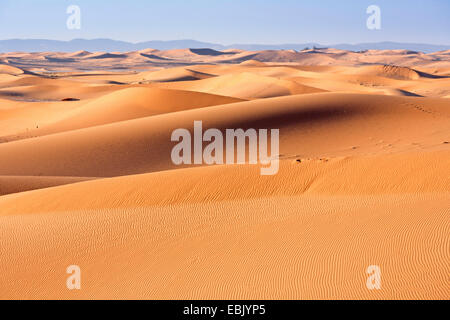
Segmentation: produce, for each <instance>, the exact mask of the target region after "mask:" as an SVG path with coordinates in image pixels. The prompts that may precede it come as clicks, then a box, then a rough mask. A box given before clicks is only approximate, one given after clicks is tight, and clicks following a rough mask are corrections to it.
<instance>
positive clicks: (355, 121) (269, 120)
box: [0, 93, 450, 177]
mask: <svg viewBox="0 0 450 320" xmlns="http://www.w3.org/2000/svg"><path fill="white" fill-rule="evenodd" d="M361 98H363V99H364V101H365V103H364V104H361ZM418 99H419V98H408V97H389V96H375V95H366V96H364V97H362V96H361V95H350V94H334V93H324V94H311V95H297V96H289V97H278V98H273V99H264V100H256V101H249V102H240V103H233V104H228V105H223V106H214V107H209V108H202V109H194V110H190V111H189V110H188V111H183V112H178V113H169V114H164V115H160V116H151V117H146V118H140V119H136V120H131V121H124V122H118V123H113V124H109V125H105V126H99V127H93V128H88V129H82V130H77V131H71V132H67V133H61V134H56V135H51V136H44V137H41V138H34V139H29V140H23V141H15V142H10V143H6V144H0V174H1V175H39V174H42V175H46V176H83V177H86V176H87V177H91V176H94V177H111V176H117V175H127V174H137V173H143V172H152V171H161V170H167V169H170V168H174V167H175V166H174V165H173V164H172V161H171V158H170V154H171V153H170V150H171V149H172V147H173V146H174V144H173V143H170V136H171V133H172V131H173V130H175V129H177V128H188V129H192V128H193V123H194V121H195V120H199V119H200V120H202V121H203V125H204V128H205V129H206V128H219V129H224V128H230V127H231V128H240V127H242V128H244V129H245V128H249V127H250V128H257V129H258V128H277V129H280V130H281V131H282V132H283V134H282V136H281V141H280V152H281V154H282V155H301V156H303V157H317V156H341V155H348V154H350V155H351V154H360V153H392V152H400V151H406V150H411V149H418V148H419V149H439V148H441V147H445V146H446V145H444V144H443V142H445V141H447V140H448V136H449V128H450V127H449V115H450V109H449V108H448V100H446V99H436V100H434V101H432V100H429V99H422V100H418ZM418 121H420V122H421V130H415V131H411V130H410V128H411V126H413V125H415V124H416V123H417V122H418ZM355 133H357V134H355ZM330 137H333V139H334V140H333V145H332V146H330V145H329V139H330ZM66 141H71V143H70V144H67V143H66Z"/></svg>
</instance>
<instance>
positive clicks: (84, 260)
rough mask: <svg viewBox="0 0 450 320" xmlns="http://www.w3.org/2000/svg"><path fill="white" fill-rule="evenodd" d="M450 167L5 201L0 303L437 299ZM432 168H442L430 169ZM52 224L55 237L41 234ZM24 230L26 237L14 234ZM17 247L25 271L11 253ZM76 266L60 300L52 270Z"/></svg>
mask: <svg viewBox="0 0 450 320" xmlns="http://www.w3.org/2000/svg"><path fill="white" fill-rule="evenodd" d="M448 159H450V157H449V154H448V151H446V152H443V153H439V152H438V153H430V154H422V155H420V154H408V155H402V156H389V157H387V158H383V157H378V158H377V157H374V158H362V159H353V160H347V161H346V160H337V161H336V162H332V163H322V162H316V163H312V164H305V165H303V164H300V165H299V164H297V163H296V162H294V161H284V162H283V165H282V167H281V170H280V175H277V176H275V177H273V178H268V179H267V180H265V182H264V184H262V185H261V187H260V188H252V187H251V186H252V185H253V183H254V181H259V179H261V178H260V176H259V172H258V170H255V168H254V167H246V166H236V167H228V166H223V167H208V168H198V169H186V170H181V171H178V170H176V171H170V172H161V173H156V174H149V175H141V176H130V177H123V178H115V179H113V180H110V179H108V180H98V181H93V182H86V183H80V184H75V185H71V186H63V187H59V188H53V189H48V190H41V191H35V192H29V193H25V194H19V195H10V196H6V197H2V198H1V199H0V207H1V208H2V214H1V215H2V221H3V224H4V226H5V228H4V230H3V237H2V238H1V240H0V241H2V248H7V250H6V252H7V258H8V259H3V260H2V261H1V262H0V270H2V274H3V275H6V277H4V278H2V279H14V280H15V281H13V282H11V281H2V283H1V284H2V285H1V286H0V288H1V289H0V296H2V297H8V298H17V297H21V295H23V294H24V292H26V295H27V296H28V297H43V298H52V297H59V298H61V297H62V298H73V297H77V298H118V297H121V298H124V297H128V298H131V297H133V298H150V299H155V298H156V299H166V298H171V299H178V298H190V299H196V298H203V299H204V298H211V299H215V298H222V299H223V298H227V299H245V298H265V299H270V298H278V299H301V298H302V299H311V298H313V299H317V298H326V299H335V298H346V299H362V298H363V299H364V298H365V299H380V298H384V299H386V298H387V299H410V298H422V299H430V298H436V299H443V298H444V299H445V298H446V296H447V295H448V287H447V285H446V281H445V279H446V272H444V271H445V269H446V265H447V263H446V262H447V261H448V258H449V257H448V252H446V251H445V246H446V243H447V242H448V241H447V239H446V236H445V235H446V234H448V231H449V230H448V228H449V225H448V219H447V217H448V214H449V211H448V208H449V204H450V200H449V197H448V193H445V192H448V191H449V187H448V186H449V185H450V184H449V182H450V181H448V179H446V180H444V181H439V175H440V174H441V173H442V169H444V168H448V165H449V163H448ZM436 160H438V163H440V161H444V163H442V166H441V167H434V166H433V165H431V166H430V164H435V163H436ZM380 162H381V165H380ZM321 166H323V167H325V168H323V169H322V170H321V169H319V167H321ZM333 167H334V168H333ZM337 168H339V169H338V170H343V171H341V172H339V173H335V174H334V175H331V176H330V175H328V173H329V172H333V171H336V169H337ZM355 168H356V170H355ZM385 169H387V170H388V171H386V172H385V171H384V170H385ZM423 169H425V170H426V171H425V172H423V173H424V174H422V175H414V174H411V173H413V172H420V171H421V170H423ZM367 170H368V171H367ZM397 170H400V174H399V175H398V180H392V179H391V178H392V173H395V174H396V175H397ZM318 172H320V173H319V176H316V175H317V173H318ZM380 172H383V175H381V176H380V175H379V173H380ZM428 174H429V175H428ZM336 178H337V179H336ZM404 178H407V180H406V183H405V184H403V181H404V180H403V179H404ZM287 179H288V180H287ZM286 181H290V183H289V187H288V188H286ZM366 182H369V184H366ZM399 182H400V183H399ZM200 185H201V188H199V186H200ZM339 185H341V186H340V187H337V188H336V186H339ZM385 185H387V188H385V187H384V186H385ZM249 186H250V188H249ZM330 186H332V187H333V186H334V187H335V188H334V192H333V196H330V195H329V192H330V188H329V187H330ZM361 188H362V189H361ZM94 189H95V190H96V192H95V194H94V193H92V192H86V190H94ZM191 190H196V192H195V193H192V192H190V191H191ZM355 191H356V193H355ZM417 192H419V194H422V193H421V192H425V193H423V195H420V196H418V193H417ZM441 192H444V193H441ZM399 193H400V194H401V195H398V194H399ZM324 194H326V195H327V196H325V195H324ZM393 194H396V195H395V196H394V195H393ZM111 195H114V197H112V196H111ZM53 199H61V200H62V201H59V202H54V201H52V200H53ZM80 200H82V201H80ZM368 208H370V209H369V210H368ZM28 212H33V213H35V214H34V215H31V216H29V215H27V214H26V213H28ZM48 220H51V221H52V227H53V230H55V231H54V232H52V233H49V232H48V231H47V232H45V231H44V232H38V230H42V229H43V228H44V229H45V227H44V226H45V225H46V221H48ZM23 224H26V226H27V228H28V229H29V230H30V231H28V232H27V236H26V237H23V236H22V235H21V234H20V233H19V234H18V233H17V231H15V230H17V228H18V227H19V226H20V225H23ZM81 226H82V227H81ZM424 238H426V239H428V240H427V241H422V240H421V239H424ZM5 239H8V240H5ZM36 239H39V242H38V243H42V244H46V246H39V245H38V246H36V242H35V240H36ZM19 243H20V246H21V252H25V253H26V255H25V256H26V257H27V258H28V259H31V260H32V261H33V268H27V269H24V267H23V265H24V264H23V263H22V261H20V260H18V257H17V256H16V255H15V254H14V252H16V249H17V245H18V244H19ZM44 248H45V249H44ZM67 248H70V251H69V252H68V250H67ZM44 250H45V251H44ZM83 252H84V253H83ZM98 257H103V258H102V259H98ZM6 261H16V264H17V267H16V269H15V270H11V269H10V268H8V265H9V263H8V262H6ZM73 263H77V264H78V265H80V266H81V267H82V268H83V270H86V272H87V273H89V279H90V281H89V282H87V283H86V284H85V287H84V289H83V290H82V291H80V292H79V293H71V292H69V291H67V290H64V289H63V288H61V287H60V286H59V285H58V279H59V277H58V275H56V274H55V272H53V271H51V270H64V269H65V267H66V266H67V265H71V264H73ZM371 264H378V265H381V266H383V270H385V274H384V275H383V284H385V285H386V289H383V291H380V292H372V291H369V290H367V289H366V288H365V287H364V283H365V274H364V271H365V268H366V267H367V266H368V265H371ZM237 266H238V267H237ZM330 268H331V269H330ZM16 272H19V273H16ZM18 274H20V275H22V276H21V277H20V278H19V277H17V275H18ZM24 274H26V277H23V275H24ZM236 277H237V278H236ZM31 279H32V281H33V282H31ZM12 283H14V285H11V284H12ZM242 284H246V285H245V286H244V287H243V286H242ZM255 284H257V285H255ZM37 288H41V290H37ZM42 288H45V289H46V290H45V291H44V290H42Z"/></svg>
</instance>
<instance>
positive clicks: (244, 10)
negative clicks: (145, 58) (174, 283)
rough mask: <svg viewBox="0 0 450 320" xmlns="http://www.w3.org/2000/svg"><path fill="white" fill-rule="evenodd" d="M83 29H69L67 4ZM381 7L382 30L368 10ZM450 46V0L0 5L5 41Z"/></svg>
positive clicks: (25, 1)
mask: <svg viewBox="0 0 450 320" xmlns="http://www.w3.org/2000/svg"><path fill="white" fill-rule="evenodd" d="M72 4H75V5H78V6H79V7H80V8H81V29H80V30H69V29H67V27H66V20H67V18H68V15H67V14H66V9H67V7H68V6H69V5H72ZM372 4H375V5H378V6H379V7H380V8H381V15H382V16H381V17H382V20H381V21H382V25H381V30H368V29H367V28H366V20H367V17H368V15H367V14H366V8H367V7H368V6H369V5H372ZM11 38H45V39H56V40H70V39H74V38H86V39H93V38H111V39H116V40H125V41H130V42H139V41H147V40H178V39H195V40H200V41H207V42H214V43H221V44H225V45H228V44H233V43H260V44H280V43H304V42H318V43H322V44H337V43H360V42H378V41H397V42H420V43H430V44H445V45H448V44H450V1H449V0H369V1H366V0H164V1H163V0H127V1H124V0H39V1H35V0H0V39H11Z"/></svg>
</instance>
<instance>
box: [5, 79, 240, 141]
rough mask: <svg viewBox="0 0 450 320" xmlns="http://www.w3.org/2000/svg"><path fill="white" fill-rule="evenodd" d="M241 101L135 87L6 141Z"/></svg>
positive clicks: (90, 103) (72, 111)
mask: <svg viewBox="0 0 450 320" xmlns="http://www.w3.org/2000/svg"><path fill="white" fill-rule="evenodd" d="M240 101H242V100H240V99H236V98H228V97H222V96H216V95H210V94H204V93H198V92H189V91H179V90H167V89H157V88H145V87H131V88H127V89H122V90H117V91H115V92H113V93H109V94H106V95H104V96H102V97H100V98H97V99H93V100H90V101H89V102H87V103H85V104H82V105H81V106H77V107H76V108H70V109H66V112H65V113H64V114H59V115H58V118H57V120H54V121H53V122H50V123H44V124H42V123H41V126H40V127H39V128H32V129H29V130H26V131H24V130H23V129H22V131H20V130H16V132H15V135H14V136H7V137H4V139H5V140H8V141H13V140H19V139H24V138H28V137H38V136H44V135H49V134H53V133H60V132H65V131H71V130H76V129H83V128H89V127H95V126H100V125H105V124H110V123H115V122H121V121H126V120H132V119H138V118H145V117H150V116H153V115H157V114H162V113H170V112H177V111H182V110H187V109H195V108H203V107H208V106H213V105H223V104H227V103H234V102H240ZM27 114H28V110H27ZM49 118H50V117H48V116H47V119H46V120H49ZM16 124H17V123H16Z"/></svg>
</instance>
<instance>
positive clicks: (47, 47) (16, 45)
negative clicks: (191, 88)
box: [0, 39, 450, 53]
mask: <svg viewBox="0 0 450 320" xmlns="http://www.w3.org/2000/svg"><path fill="white" fill-rule="evenodd" d="M313 47H333V48H336V49H342V50H351V51H362V50H396V49H405V50H412V51H420V52H425V53H430V52H436V51H442V50H450V45H432V44H421V43H398V42H375V43H359V44H335V45H329V46H324V45H322V44H318V43H301V44H300V43H299V44H279V45H264V44H232V45H229V46H224V45H221V44H217V43H208V42H201V41H196V40H172V41H146V42H139V43H131V42H126V41H118V40H111V39H92V40H87V39H74V40H71V41H59V40H46V39H10V40H0V52H14V51H25V52H43V51H59V52H74V51H80V50H87V51H108V52H115V51H119V52H125V51H136V50H143V49H147V48H153V49H158V50H172V49H183V48H193V49H201V48H211V49H216V50H225V49H242V50H250V51H258V50H303V49H305V48H313Z"/></svg>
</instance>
